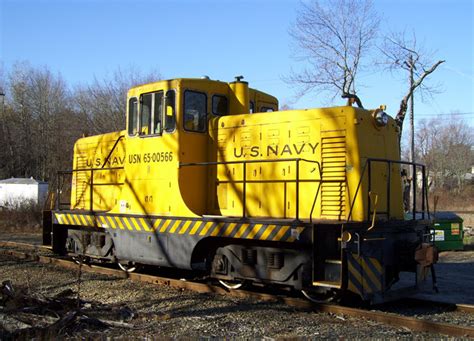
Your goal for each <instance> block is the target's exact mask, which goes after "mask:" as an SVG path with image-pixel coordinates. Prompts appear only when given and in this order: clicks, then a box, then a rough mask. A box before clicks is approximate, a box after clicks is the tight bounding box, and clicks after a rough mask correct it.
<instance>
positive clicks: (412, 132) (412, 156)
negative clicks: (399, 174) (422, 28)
mask: <svg viewBox="0 0 474 341" xmlns="http://www.w3.org/2000/svg"><path fill="white" fill-rule="evenodd" d="M408 63H409V66H410V89H411V97H410V162H415V120H414V119H413V116H414V115H413V114H414V111H415V91H414V89H413V82H414V80H413V72H414V69H415V65H414V61H413V55H412V54H410V57H409V59H408ZM408 174H410V177H411V189H410V202H411V203H412V204H413V205H414V207H415V205H416V204H415V203H414V202H413V201H414V192H415V191H416V169H414V167H410V171H409V173H408Z"/></svg>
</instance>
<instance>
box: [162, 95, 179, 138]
mask: <svg viewBox="0 0 474 341" xmlns="http://www.w3.org/2000/svg"><path fill="white" fill-rule="evenodd" d="M163 91H164V90H163ZM170 91H172V92H173V93H174V104H173V109H174V111H173V116H174V128H173V130H172V131H167V130H166V129H163V131H162V133H166V134H173V133H175V132H176V129H177V127H178V120H177V114H176V112H177V106H176V103H177V100H176V99H177V94H178V92H177V91H176V89H174V88H173V89H168V90H166V92H165V95H164V96H163V101H164V103H163V104H164V105H163V119H164V120H166V111H165V110H166V97H167V95H168V92H170ZM163 127H164V125H163Z"/></svg>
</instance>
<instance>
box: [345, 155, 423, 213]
mask: <svg viewBox="0 0 474 341" xmlns="http://www.w3.org/2000/svg"><path fill="white" fill-rule="evenodd" d="M376 162H382V163H386V164H387V166H388V176H387V211H386V212H379V213H385V214H387V218H388V219H390V191H391V189H390V186H391V173H392V172H391V165H392V164H399V165H408V166H411V167H413V174H415V176H414V177H415V179H412V183H413V186H412V191H413V206H412V220H415V219H416V213H417V211H416V185H417V184H416V170H417V169H418V168H421V172H422V188H421V193H422V194H421V196H422V202H421V206H422V207H421V213H422V219H425V211H426V213H427V215H428V219H429V218H430V212H429V208H428V192H427V188H426V174H425V165H423V164H421V163H416V162H409V161H401V160H389V159H383V158H367V160H366V162H365V164H364V167H363V168H362V172H361V175H360V179H359V183H358V185H357V189H356V192H355V194H354V197H353V199H352V201H351V208H350V211H349V215H348V217H347V222H348V221H349V220H350V218H351V216H352V211H353V208H354V204H355V201H356V198H357V195H358V194H359V189H360V186H361V184H362V181H363V178H364V175H365V170H366V169H368V177H369V179H368V181H369V183H368V193H370V191H371V185H372V181H371V180H372V179H371V165H372V163H376ZM425 200H426V204H425ZM367 206H368V207H367V212H368V217H370V213H371V202H370V198H369V200H368V205H367ZM425 206H426V207H425ZM425 208H426V209H425Z"/></svg>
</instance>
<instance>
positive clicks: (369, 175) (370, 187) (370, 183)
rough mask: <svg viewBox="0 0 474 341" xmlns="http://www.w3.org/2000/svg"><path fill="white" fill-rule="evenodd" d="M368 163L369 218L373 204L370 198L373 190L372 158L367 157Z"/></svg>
mask: <svg viewBox="0 0 474 341" xmlns="http://www.w3.org/2000/svg"><path fill="white" fill-rule="evenodd" d="M367 163H368V164H369V169H368V171H367V175H368V178H369V179H368V180H369V185H368V186H367V187H368V192H367V196H368V197H367V201H368V203H367V209H368V210H367V219H370V210H371V209H372V207H371V206H372V205H371V200H370V195H369V194H370V191H371V190H372V160H370V159H367Z"/></svg>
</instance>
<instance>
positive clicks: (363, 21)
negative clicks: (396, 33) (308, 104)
mask: <svg viewBox="0 0 474 341" xmlns="http://www.w3.org/2000/svg"><path fill="white" fill-rule="evenodd" d="M379 21H380V20H379V17H378V15H377V14H376V13H375V11H374V9H373V5H372V1H371V0H334V1H327V2H321V1H318V0H313V1H310V2H309V3H303V2H302V3H301V9H300V10H299V12H298V15H297V19H296V24H295V26H294V27H293V28H292V29H291V30H290V35H291V36H292V37H293V39H294V41H295V43H296V47H297V55H296V56H295V57H296V59H297V60H299V61H305V62H307V63H308V64H309V66H308V67H306V68H304V69H303V70H302V71H301V72H292V74H291V75H290V76H289V78H288V79H287V80H288V81H289V82H292V83H296V84H297V85H300V86H301V87H302V92H306V91H310V90H314V91H317V92H328V93H331V94H332V95H333V98H334V97H336V96H337V95H341V94H356V92H357V87H356V78H357V75H358V74H359V72H360V71H361V70H362V69H363V68H364V67H365V64H364V61H365V60H366V59H367V57H368V56H369V55H370V49H371V47H372V46H373V44H374V40H375V38H376V34H377V31H378V27H379Z"/></svg>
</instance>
